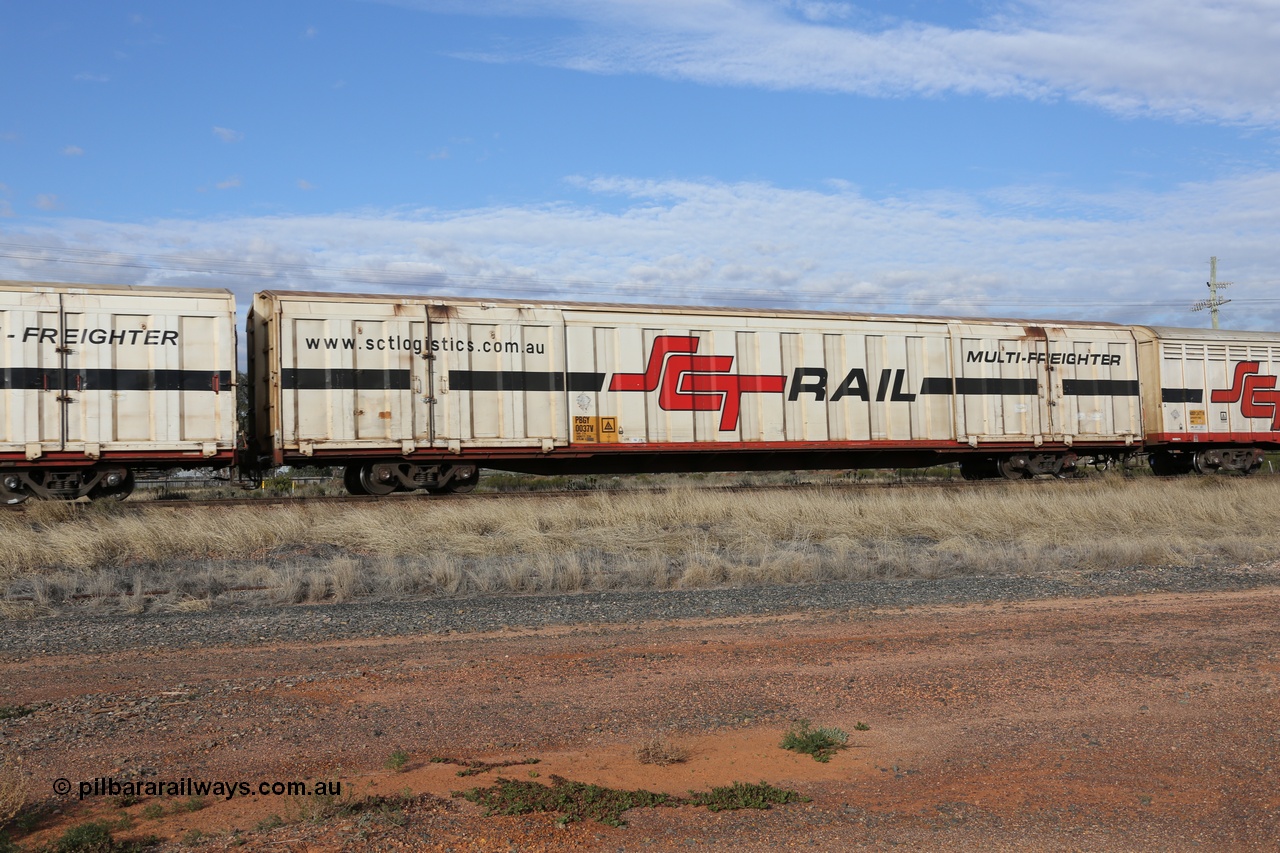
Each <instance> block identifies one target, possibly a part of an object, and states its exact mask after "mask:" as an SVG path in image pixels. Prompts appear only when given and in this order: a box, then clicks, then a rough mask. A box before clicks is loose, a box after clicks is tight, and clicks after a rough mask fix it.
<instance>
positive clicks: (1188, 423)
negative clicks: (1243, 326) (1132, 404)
mask: <svg viewBox="0 0 1280 853" xmlns="http://www.w3.org/2000/svg"><path fill="white" fill-rule="evenodd" d="M1134 333H1135V335H1136V336H1137V339H1138V347H1139V360H1140V364H1141V368H1142V377H1143V418H1144V420H1143V422H1144V424H1145V426H1146V436H1145V439H1146V440H1145V446H1146V449H1147V451H1148V454H1149V456H1148V458H1149V460H1150V463H1151V468H1152V470H1153V471H1155V472H1156V473H1157V474H1164V475H1170V474H1182V473H1188V472H1190V471H1196V472H1199V473H1205V472H1208V471H1213V470H1218V469H1226V470H1235V471H1243V472H1245V473H1249V472H1251V471H1255V470H1257V469H1258V468H1260V467H1261V466H1262V462H1263V453H1264V449H1269V448H1275V447H1276V446H1278V445H1280V390H1278V389H1277V387H1276V384H1277V374H1280V334H1276V333H1274V332H1231V331H1218V330H1206V329H1174V328H1164V327H1144V326H1135V327H1134Z"/></svg>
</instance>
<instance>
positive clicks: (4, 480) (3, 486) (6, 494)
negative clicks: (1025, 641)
mask: <svg viewBox="0 0 1280 853" xmlns="http://www.w3.org/2000/svg"><path fill="white" fill-rule="evenodd" d="M21 486H22V481H21V480H19V479H18V478H17V476H16V475H13V474H8V475H6V476H4V477H0V505H3V506H17V505H18V504H20V503H22V502H23V501H25V500H26V499H27V498H29V497H31V495H30V494H29V493H27V492H24V491H22V488H21Z"/></svg>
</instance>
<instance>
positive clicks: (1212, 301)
mask: <svg viewBox="0 0 1280 853" xmlns="http://www.w3.org/2000/svg"><path fill="white" fill-rule="evenodd" d="M1205 284H1206V285H1207V286H1208V288H1209V298H1208V299H1201V300H1200V301H1199V302H1197V303H1195V304H1194V305H1192V306H1191V310H1192V311H1203V310H1204V309H1206V308H1208V309H1209V317H1210V318H1211V319H1212V320H1213V327H1214V328H1215V329H1216V328H1218V307H1219V306H1221V305H1226V304H1227V303H1228V302H1230V301H1231V300H1230V299H1223V298H1221V297H1220V296H1218V290H1219V288H1225V287H1230V286H1231V282H1229V281H1218V257H1217V255H1215V256H1213V257H1212V258H1210V259H1209V280H1208V281H1207V282H1205Z"/></svg>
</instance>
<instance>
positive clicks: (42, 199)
mask: <svg viewBox="0 0 1280 853" xmlns="http://www.w3.org/2000/svg"><path fill="white" fill-rule="evenodd" d="M36 207H37V208H39V209H40V210H57V209H59V208H60V207H62V202H61V201H59V199H58V197H57V196H56V195H55V194H53V193H41V194H40V195H38V196H36Z"/></svg>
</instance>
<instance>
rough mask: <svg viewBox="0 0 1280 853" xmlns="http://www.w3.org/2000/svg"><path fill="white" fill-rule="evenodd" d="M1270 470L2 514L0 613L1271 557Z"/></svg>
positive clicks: (1278, 541) (41, 508) (1274, 542)
mask: <svg viewBox="0 0 1280 853" xmlns="http://www.w3.org/2000/svg"><path fill="white" fill-rule="evenodd" d="M1278 489H1280V479H1276V478H1273V477H1256V478H1248V479H1246V478H1240V477H1225V476H1216V477H1200V478H1181V479H1175V480H1157V479H1155V478H1134V479H1123V478H1119V477H1115V478H1102V477H1100V478H1097V479H1095V480H1092V481H1090V482H1087V483H1072V484H1066V483H1059V484H1055V483H1047V484H1018V483H1012V484H1008V485H1005V486H1003V487H995V488H981V489H973V488H961V489H937V488H912V487H903V488H898V489H886V490H865V491H848V490H814V489H803V490H801V489H796V490H788V489H785V488H779V489H773V490H770V491H765V492H745V493H725V492H717V491H710V490H700V489H697V488H686V489H676V490H673V491H667V492H646V491H636V492H628V493H596V494H590V495H587V496H586V497H581V498H553V499H535V498H520V497H511V498H508V499H502V500H487V501H486V500H474V501H465V500H464V501H448V502H439V501H437V502H433V501H431V500H429V499H425V498H424V499H423V500H422V501H397V502H394V503H388V504H376V505H373V504H368V505H359V506H356V507H352V506H351V505H303V506H299V505H289V506H264V507H245V506H234V507H226V508H220V509H219V508H215V509H198V510H192V509H180V508H173V507H164V506H160V507H153V506H147V505H146V504H133V503H132V502H129V503H125V504H123V505H115V506H113V507H106V508H105V509H103V508H99V507H96V506H91V507H85V506H68V505H62V504H42V505H37V506H34V507H32V508H31V509H30V510H28V511H27V512H25V513H0V541H3V542H4V543H5V548H4V549H3V551H0V591H3V595H0V603H2V604H3V606H4V607H5V610H4V611H3V612H2V613H0V615H9V616H14V615H22V614H23V613H40V612H48V610H49V609H51V608H56V607H63V606H67V605H81V606H92V607H108V608H114V609H119V610H125V611H134V612H137V611H141V610H143V609H167V610H175V611H183V610H191V609H201V608H205V607H209V606H220V605H222V604H225V603H234V602H237V601H244V600H252V601H256V602H259V603H261V602H277V603H316V602H334V601H351V600H356V599H370V598H375V599H377V598H383V599H385V598H409V597H423V596H458V595H467V594H474V593H495V592H513V593H535V592H543V593H545V592H570V591H578V590H602V589H668V588H679V587H684V588H688V587H705V586H716V585H750V584H776V583H804V582H813V581H822V580H873V579H878V578H939V577H952V576H958V575H990V574H1005V575H1008V574H1036V575H1046V574H1048V575H1052V574H1060V573H1063V572H1069V571H1077V570H1087V569H1094V568H1104V567H1115V566H1128V565H1177V564H1181V565H1186V564H1202V563H1207V562H1248V561H1256V560H1262V559H1267V558H1269V557H1270V556H1272V555H1274V554H1275V553H1277V551H1278V550H1280V529H1277V528H1276V526H1275V524H1274V514H1273V513H1274V511H1273V507H1274V506H1275V498H1276V493H1277V490H1278Z"/></svg>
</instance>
